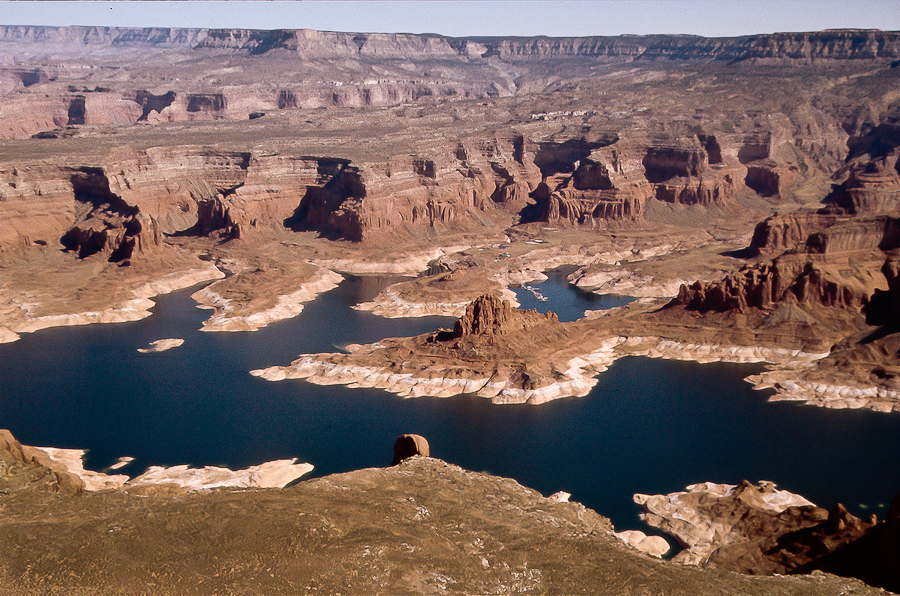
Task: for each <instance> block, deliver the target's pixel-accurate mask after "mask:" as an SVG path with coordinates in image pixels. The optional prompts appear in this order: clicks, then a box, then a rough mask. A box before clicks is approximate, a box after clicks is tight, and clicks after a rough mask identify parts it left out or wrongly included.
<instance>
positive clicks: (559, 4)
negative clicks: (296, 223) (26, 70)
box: [0, 0, 900, 37]
mask: <svg viewBox="0 0 900 596" xmlns="http://www.w3.org/2000/svg"><path fill="white" fill-rule="evenodd" d="M0 24H2V25H51V26H65V25H99V26H126V27H207V28H247V29H319V30H325V31H352V32H383V33H440V34H443V35H449V36H456V37H462V36H478V35H527V36H532V35H549V36H587V35H623V34H651V33H687V34H693V35H704V36H708V37H732V36H738V35H750V34H754V33H774V32H777V31H818V30H821V29H846V28H863V29H882V30H890V31H898V30H900V0H852V1H848V0H578V1H566V0H542V1H536V0H533V1H522V0H503V1H495V0H475V1H446V0H418V1H417V0H403V1H380V2H374V1H351V0H342V1H324V0H306V1H302V2H301V1H292V2H278V1H256V2H244V1H226V2H220V1H214V0H204V1H188V2H183V1H172V0H169V1H165V2H150V1H90V2H31V1H22V2H19V1H15V2H10V1H8V0H0Z"/></svg>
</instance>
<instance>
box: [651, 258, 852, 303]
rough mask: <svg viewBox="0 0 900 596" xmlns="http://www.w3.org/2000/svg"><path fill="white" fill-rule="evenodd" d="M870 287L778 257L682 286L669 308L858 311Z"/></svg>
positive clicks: (807, 262) (816, 266) (817, 265)
mask: <svg viewBox="0 0 900 596" xmlns="http://www.w3.org/2000/svg"><path fill="white" fill-rule="evenodd" d="M869 294H870V289H869V288H868V287H867V285H866V284H864V283H862V282H861V281H860V280H858V279H856V278H853V277H851V278H847V277H844V276H842V275H841V274H840V272H837V271H835V270H833V269H831V268H827V266H825V265H823V264H821V263H818V262H815V261H812V260H805V259H798V258H780V259H775V260H774V261H771V262H770V263H762V264H759V265H753V266H750V265H745V266H744V267H742V268H741V269H740V270H739V271H738V272H737V273H734V274H732V275H729V276H727V277H725V279H723V280H722V281H721V282H712V283H702V282H699V281H698V282H695V283H693V284H691V285H690V286H688V285H682V286H681V289H680V290H679V291H678V296H677V297H676V298H674V299H673V300H672V301H671V302H669V304H668V305H667V306H668V307H674V306H683V307H685V308H686V309H688V310H695V311H698V312H701V313H702V312H709V311H716V312H728V311H734V312H745V311H747V310H748V309H750V308H756V309H770V308H773V307H774V306H775V305H777V304H779V303H784V302H786V303H793V304H804V305H807V306H809V307H813V308H814V307H816V306H832V307H840V308H845V309H852V310H857V311H858V310H859V309H861V308H862V307H863V306H865V305H866V304H867V303H868V301H869Z"/></svg>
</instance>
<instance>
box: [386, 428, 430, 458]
mask: <svg viewBox="0 0 900 596" xmlns="http://www.w3.org/2000/svg"><path fill="white" fill-rule="evenodd" d="M414 455H421V456H422V457H429V456H430V455H431V449H430V448H429V447H428V441H426V440H425V437H423V436H422V435H400V437H398V438H397V441H396V442H395V443H394V460H393V461H392V462H391V465H392V466H396V465H397V464H399V463H400V462H401V461H403V460H404V459H408V458H410V457H413V456H414Z"/></svg>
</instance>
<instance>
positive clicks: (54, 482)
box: [0, 429, 84, 495]
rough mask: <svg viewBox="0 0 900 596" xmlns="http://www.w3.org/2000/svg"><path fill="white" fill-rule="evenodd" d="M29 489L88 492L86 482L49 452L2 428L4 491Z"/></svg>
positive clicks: (1, 480) (1, 478)
mask: <svg viewBox="0 0 900 596" xmlns="http://www.w3.org/2000/svg"><path fill="white" fill-rule="evenodd" d="M26 488H28V489H38V490H43V491H49V492H55V493H60V494H64V495H77V494H80V493H82V492H83V491H84V481H83V480H81V478H79V477H78V476H76V475H75V474H72V473H70V472H69V471H68V470H67V469H66V467H65V466H64V465H62V464H60V463H57V462H55V461H54V460H53V459H51V458H50V456H49V455H47V453H46V452H44V451H42V450H41V449H38V448H37V447H29V446H26V445H22V444H21V443H19V442H18V441H17V440H16V439H15V437H13V436H12V433H10V432H9V431H8V430H6V429H0V492H2V491H9V490H21V489H26Z"/></svg>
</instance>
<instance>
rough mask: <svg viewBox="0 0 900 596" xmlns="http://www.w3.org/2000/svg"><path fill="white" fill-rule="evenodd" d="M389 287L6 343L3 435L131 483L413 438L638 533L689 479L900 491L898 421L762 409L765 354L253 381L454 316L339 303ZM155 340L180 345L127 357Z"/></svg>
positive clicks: (374, 449)
mask: <svg viewBox="0 0 900 596" xmlns="http://www.w3.org/2000/svg"><path fill="white" fill-rule="evenodd" d="M391 281H394V280H390V279H387V278H359V277H348V279H347V280H346V281H345V282H344V283H342V284H341V285H340V286H339V287H338V288H336V289H335V290H332V291H331V292H328V293H326V294H323V295H322V296H320V297H319V298H318V299H317V300H315V301H314V302H312V303H310V304H307V306H306V308H305V309H304V311H303V313H301V314H300V315H299V316H298V317H295V318H294V319H290V320H287V321H281V322H279V323H276V324H273V325H271V326H269V327H266V328H264V329H262V330H260V331H258V332H254V333H203V332H200V331H199V327H200V324H201V322H202V320H204V319H205V318H206V317H207V316H208V314H209V313H208V311H203V310H200V309H197V308H196V307H195V304H194V302H193V301H192V300H191V299H190V294H191V292H192V290H185V291H181V292H176V293H174V294H171V295H168V296H163V297H160V298H159V299H158V304H157V306H156V307H155V308H154V316H152V317H150V318H148V319H145V320H143V321H138V322H134V323H122V324H116V325H91V326H85V327H69V328H57V329H46V330H43V331H39V332H37V333H33V334H26V335H24V336H23V337H22V339H21V340H19V341H18V342H14V343H11V344H4V345H0V427H2V428H9V429H10V430H11V431H12V433H13V434H14V435H15V436H16V437H17V438H18V439H19V440H20V441H22V442H23V443H26V444H31V445H41V446H57V447H71V448H80V449H87V450H88V454H87V457H86V466H87V467H88V468H90V469H96V470H102V469H103V468H104V467H106V466H109V465H110V464H112V463H113V462H114V461H115V460H116V459H117V458H118V457H120V456H124V455H129V456H132V457H135V458H136V459H135V461H134V462H133V463H132V464H130V465H129V467H127V468H125V470H124V471H125V473H129V474H131V475H136V474H138V473H140V472H141V471H143V469H145V468H146V467H147V466H150V465H174V464H181V463H189V464H192V465H195V466H204V465H222V466H228V467H231V468H241V467H246V466H249V465H255V464H259V463H262V462H263V461H268V460H273V459H281V458H293V457H296V458H299V459H300V460H301V461H305V462H309V463H312V464H314V465H315V466H316V470H315V471H314V473H313V476H322V475H327V474H332V473H337V472H345V471H349V470H354V469H359V468H364V467H373V466H385V465H388V464H389V463H390V460H391V457H392V445H393V441H394V439H395V438H396V437H397V436H398V435H400V434H402V433H407V432H413V433H419V434H421V435H423V436H425V437H426V438H427V439H428V441H429V443H430V444H431V449H432V454H433V455H434V456H435V457H439V458H441V459H444V460H446V461H449V462H451V463H455V464H458V465H461V466H463V467H465V468H467V469H471V470H475V471H485V472H489V473H492V474H497V475H501V476H508V477H512V478H515V479H516V480H518V481H519V482H521V483H522V484H524V485H526V486H529V487H531V488H534V489H536V490H538V491H540V492H541V493H543V494H545V495H549V494H551V493H553V492H555V491H558V490H565V491H567V492H570V493H572V499H573V500H575V501H578V502H581V503H583V504H584V505H586V506H588V507H590V508H592V509H595V510H597V511H598V512H600V513H601V514H603V515H605V516H607V517H610V518H611V519H612V521H613V523H614V524H615V525H616V527H617V528H618V529H625V528H629V527H640V522H639V520H638V518H637V513H638V508H637V506H635V505H634V504H633V503H632V502H631V496H632V494H633V493H636V492H643V493H668V492H673V491H677V490H681V489H683V488H684V486H686V485H687V484H691V483H695V482H703V481H713V482H725V483H731V484H736V483H738V482H740V481H741V480H742V479H744V478H746V479H749V480H752V481H757V480H762V479H764V480H772V481H774V482H776V483H777V484H778V485H779V486H780V487H781V488H784V489H787V490H790V491H792V492H797V493H800V494H802V495H804V496H805V497H807V498H809V499H810V500H812V501H813V502H815V503H817V504H819V505H821V506H825V507H830V506H831V505H832V504H834V503H835V502H843V503H844V504H845V505H847V506H848V508H850V509H851V511H853V512H854V513H856V514H858V515H868V514H869V513H873V512H874V513H878V514H879V517H883V514H884V509H883V506H884V505H886V504H887V503H889V502H890V499H891V498H892V497H893V495H894V494H895V493H896V492H897V491H898V490H900V467H898V463H897V459H896V457H895V454H896V453H897V452H898V450H900V417H898V416H894V415H886V414H879V413H876V412H870V411H866V410H857V411H848V410H841V411H835V410H824V409H818V408H813V407H808V406H798V405H796V404H791V403H767V402H766V401H765V399H766V397H767V394H766V393H764V392H756V391H753V390H752V389H751V387H750V386H749V385H748V384H747V383H746V382H744V381H743V378H744V377H745V376H747V375H749V374H752V373H754V372H757V371H759V370H760V369H761V366H758V365H734V364H721V363H720V364H703V365H701V364H696V363H691V362H677V361H667V360H654V359H649V358H635V357H632V358H625V359H622V360H619V361H618V362H616V363H615V364H614V365H613V366H612V367H611V368H610V369H609V371H607V372H606V373H604V374H603V375H602V376H601V377H600V381H599V383H598V384H597V386H596V387H595V388H594V390H593V391H592V392H591V393H590V394H589V395H588V396H586V397H584V398H567V399H562V400H558V401H555V402H551V403H547V404H543V405H541V406H529V405H494V404H491V403H490V402H489V401H487V400H484V399H481V398H477V397H472V396H461V397H457V398H448V399H437V398H417V399H409V400H404V399H401V398H399V397H397V396H395V395H393V394H389V393H385V392H383V391H379V390H373V389H349V388H346V387H343V386H316V385H311V384H308V383H306V382H303V381H281V382H278V383H271V382H267V381H264V380H261V379H259V378H256V377H253V376H251V375H250V374H249V372H248V371H250V370H252V369H254V368H261V367H265V366H271V365H276V364H281V365H283V364H287V363H289V362H290V361H291V360H293V359H294V358H296V357H297V355H298V354H301V353H309V352H320V351H335V350H337V349H340V347H341V346H343V345H346V344H347V343H351V342H356V343H368V342H373V341H376V340H378V339H381V338H383V337H389V336H407V335H414V334H418V333H425V332H430V331H433V330H434V329H436V328H437V327H441V326H443V327H450V326H452V323H453V320H452V319H448V318H438V317H432V318H426V319H408V320H405V319H384V318H380V317H377V316H374V315H372V314H371V313H366V312H359V311H355V310H353V309H352V308H350V306H351V305H353V304H356V303H358V302H362V301H366V300H370V299H371V298H372V297H374V296H375V295H376V294H377V293H378V291H380V289H381V288H383V287H384V286H385V285H387V284H388V283H390V282H391ZM535 285H537V286H539V287H540V288H541V291H542V293H543V294H544V295H546V296H548V297H549V298H550V300H548V301H547V302H542V303H540V304H541V305H542V306H541V307H542V308H543V307H544V306H547V307H549V308H555V305H554V298H553V297H554V296H555V295H556V293H557V292H560V293H561V295H563V296H567V298H566V300H571V301H572V304H573V305H574V306H572V307H571V308H573V309H575V310H578V309H581V310H584V309H595V308H598V306H597V302H596V300H593V298H594V297H593V296H591V295H586V296H581V297H579V296H580V295H579V294H578V293H577V292H575V291H574V290H573V289H572V288H570V287H569V286H568V285H567V284H566V283H565V276H564V275H563V274H558V275H557V274H552V275H551V276H550V279H549V280H548V281H547V282H544V283H543V284H535ZM520 291H521V290H520ZM572 296H574V298H573V297H572ZM526 306H527V305H526ZM560 310H561V311H562V310H564V309H562V308H560ZM564 316H566V317H568V316H569V315H564ZM561 318H563V317H562V316H561ZM168 337H177V338H183V339H185V343H184V345H182V346H181V347H178V348H175V349H173V350H170V351H167V352H161V353H157V354H140V353H138V352H137V349H138V348H142V347H146V346H147V345H148V344H149V343H150V342H151V341H153V340H157V339H161V338H168Z"/></svg>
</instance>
